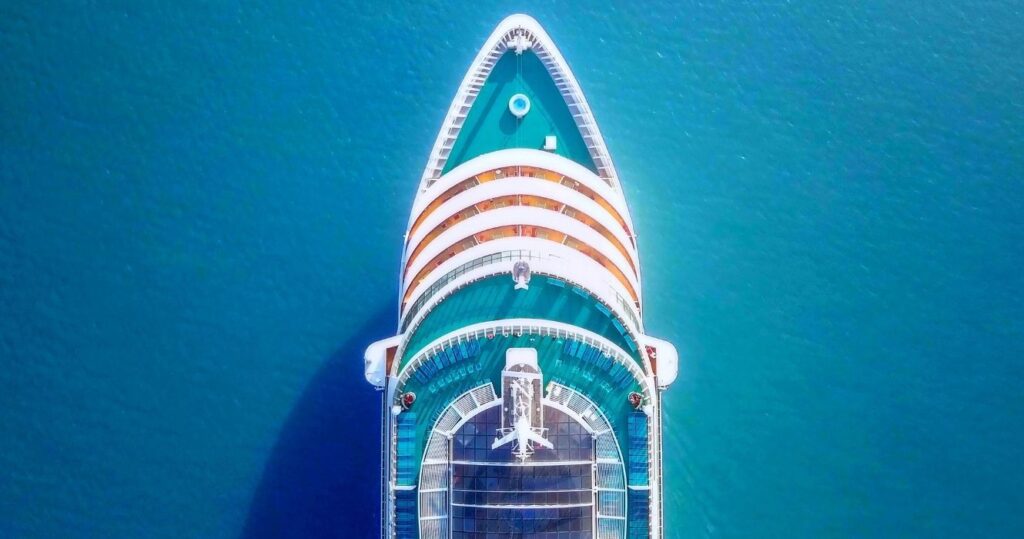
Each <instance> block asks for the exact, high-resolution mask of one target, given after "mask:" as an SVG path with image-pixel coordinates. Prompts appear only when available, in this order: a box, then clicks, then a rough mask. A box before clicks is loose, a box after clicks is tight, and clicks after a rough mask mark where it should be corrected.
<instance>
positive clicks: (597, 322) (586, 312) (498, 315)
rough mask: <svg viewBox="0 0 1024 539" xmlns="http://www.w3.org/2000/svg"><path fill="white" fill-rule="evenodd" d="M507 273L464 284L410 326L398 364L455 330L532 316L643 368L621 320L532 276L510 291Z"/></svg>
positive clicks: (583, 296) (574, 292)
mask: <svg viewBox="0 0 1024 539" xmlns="http://www.w3.org/2000/svg"><path fill="white" fill-rule="evenodd" d="M512 285H513V282H512V279H511V277H509V275H507V274H503V275H497V276H494V277H488V278H486V279H481V280H479V281H477V282H475V283H471V284H469V285H466V286H464V287H463V288H461V289H459V290H458V291H456V292H455V293H454V294H452V295H451V296H450V297H448V298H446V299H445V300H444V301H442V302H441V303H440V304H439V305H437V306H436V307H434V309H433V310H432V311H431V312H430V313H429V314H427V315H426V318H424V319H423V321H422V322H421V323H420V324H419V326H417V327H416V329H415V330H414V333H413V335H412V337H411V338H410V339H409V343H408V344H407V345H406V348H405V353H404V354H403V356H402V358H401V363H400V366H401V367H404V366H405V365H406V363H408V362H409V360H410V359H411V358H412V357H413V356H414V355H415V354H416V353H417V352H419V351H420V350H421V349H422V348H423V347H424V346H427V345H428V344H430V343H431V342H432V341H433V340H434V339H437V338H438V337H441V336H442V335H444V334H446V333H448V332H451V331H455V330H457V329H459V328H462V327H465V326H468V325H470V324H476V323H479V322H489V321H492V320H501V319H506V318H537V319H542V320H553V321H557V322H564V323H567V324H572V325H574V326H578V327H580V328H583V329H586V330H589V331H593V332H594V333H597V334H598V335H601V336H602V337H605V338H606V339H608V340H609V341H611V342H612V343H613V344H615V345H616V346H618V347H620V348H622V350H623V351H625V352H626V353H630V354H632V355H633V358H634V360H636V361H637V363H638V364H639V365H643V362H642V360H641V359H640V358H639V355H638V354H637V346H636V343H635V342H634V341H633V339H632V338H630V337H629V336H628V333H626V332H625V330H624V329H623V326H622V324H621V322H619V321H618V320H617V319H615V318H614V316H615V315H614V314H610V313H609V311H608V309H607V308H605V307H604V306H603V305H602V304H601V302H600V301H598V300H597V299H596V298H594V297H593V296H591V295H590V294H589V293H588V292H586V291H584V290H583V289H580V288H575V287H573V286H572V285H571V284H568V283H566V282H564V281H561V280H559V279H555V278H553V277H547V276H544V275H534V276H533V279H532V280H531V281H530V289H529V290H515V289H514V288H513V286H512Z"/></svg>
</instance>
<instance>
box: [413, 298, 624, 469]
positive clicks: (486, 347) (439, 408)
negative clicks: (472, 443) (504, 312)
mask: <svg viewBox="0 0 1024 539" xmlns="http://www.w3.org/2000/svg"><path fill="white" fill-rule="evenodd" d="M510 288H511V287H510ZM509 348H534V349H536V350H537V360H538V365H539V367H540V370H541V371H542V372H543V374H544V385H545V387H546V386H547V385H548V384H549V383H550V382H557V383H559V384H561V385H563V386H566V387H568V388H570V389H574V390H576V391H579V392H580V393H582V394H584V395H586V396H587V397H588V398H589V399H590V400H591V401H593V402H594V403H595V404H596V405H597V406H598V407H599V408H600V409H601V412H602V413H604V415H605V417H606V418H607V419H608V421H609V423H610V424H611V426H612V428H613V430H614V432H615V437H616V439H617V442H618V445H619V449H620V451H621V454H622V455H623V458H625V456H626V455H628V454H629V447H627V441H628V439H629V436H628V418H629V416H630V414H631V413H633V412H634V409H633V407H632V406H631V405H630V404H629V401H628V395H629V393H630V392H634V391H635V392H641V391H642V388H641V387H640V385H639V384H638V383H637V382H636V379H635V378H633V377H632V376H630V374H629V372H628V371H627V370H626V368H625V367H623V366H622V365H620V364H618V363H615V362H614V361H612V360H611V359H609V358H607V357H605V356H603V355H602V354H601V353H600V352H599V351H598V350H596V349H595V348H593V347H591V346H589V345H586V344H582V343H579V342H577V341H574V340H571V339H560V338H556V337H552V336H541V335H523V336H519V337H517V336H511V335H510V336H507V337H506V336H502V335H501V334H500V333H499V334H497V335H495V336H494V337H493V338H481V339H475V340H473V341H470V342H468V343H467V342H464V343H461V344H460V345H457V346H453V347H451V348H449V349H448V350H446V352H445V353H444V354H440V355H439V356H438V357H437V358H435V359H434V360H432V361H431V362H429V363H428V364H427V367H426V368H423V369H421V370H420V371H419V374H418V375H417V376H414V377H413V378H410V379H409V381H408V383H406V384H405V387H404V388H403V389H402V390H403V391H412V392H414V393H416V396H417V398H416V403H415V405H414V406H413V408H412V411H414V412H415V413H416V435H415V437H414V438H413V440H414V442H413V443H414V445H413V447H412V454H411V456H412V457H413V461H414V462H416V466H417V467H418V466H419V462H420V460H421V459H422V456H423V451H424V449H425V447H426V443H427V440H428V439H429V437H430V432H431V429H432V428H433V426H434V421H435V420H436V419H437V417H438V416H439V415H440V414H441V413H442V412H443V411H444V409H445V408H446V407H447V406H448V405H449V404H451V402H452V401H453V400H454V399H455V398H456V397H458V396H459V395H461V394H462V393H464V392H466V391H468V390H470V389H472V388H474V387H476V386H479V385H480V384H484V383H487V382H490V383H492V384H493V385H494V388H495V390H496V391H499V388H500V387H501V385H500V378H501V370H502V366H503V365H504V363H505V351H506V350H507V349H509Z"/></svg>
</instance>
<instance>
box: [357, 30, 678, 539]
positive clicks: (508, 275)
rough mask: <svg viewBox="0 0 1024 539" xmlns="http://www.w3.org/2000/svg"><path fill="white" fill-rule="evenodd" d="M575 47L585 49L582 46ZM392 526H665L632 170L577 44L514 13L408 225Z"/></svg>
mask: <svg viewBox="0 0 1024 539" xmlns="http://www.w3.org/2000/svg"><path fill="white" fill-rule="evenodd" d="M576 46H582V44H577V45H576ZM399 275H400V278H399V294H398V298H399V306H398V311H399V313H398V324H397V329H396V332H395V333H396V334H395V335H394V336H392V337H389V338H386V339H383V340H380V341H377V342H375V343H373V344H371V345H370V346H368V347H367V349H366V353H365V357H364V360H365V374H366V379H367V381H368V382H370V383H371V384H373V385H374V386H375V387H377V388H378V389H379V390H381V392H382V398H383V401H384V406H383V407H382V417H381V421H382V431H381V444H382V455H383V457H382V461H381V468H382V470H381V473H382V482H381V514H382V518H381V521H382V522H381V535H382V537H387V538H397V539H407V538H424V539H428V538H429V539H439V538H454V539H460V538H470V537H482V538H499V537H500V538H507V537H537V538H552V539H555V538H558V539H578V538H601V539H604V538H620V537H630V538H639V537H650V538H660V537H663V536H664V526H663V521H664V512H663V510H662V507H663V498H664V495H663V487H664V480H663V478H662V455H661V447H662V408H661V392H662V391H664V390H665V389H666V388H667V387H668V386H669V385H670V384H671V383H672V382H673V381H674V380H675V378H676V375H677V372H678V355H677V352H676V349H675V347H674V346H673V345H672V344H670V343H669V342H667V341H664V340H661V339H658V338H655V337H652V336H650V335H647V334H646V333H645V332H644V309H643V302H642V288H641V279H640V257H639V254H638V252H637V244H636V229H635V228H634V227H633V222H632V220H631V219H630V215H629V210H628V208H627V206H626V200H625V198H624V196H623V192H622V187H621V185H620V180H619V176H618V174H617V172H616V170H615V167H614V165H613V164H612V160H611V157H610V156H609V154H608V148H607V147H606V146H605V142H604V139H603V138H602V136H601V132H600V130H599V129H598V127H597V122H596V121H595V119H594V115H593V113H592V112H591V109H590V106H589V105H588V104H587V100H586V98H585V97H584V96H583V92H582V91H581V89H580V85H579V83H578V82H577V81H576V78H575V77H574V76H573V74H572V72H571V71H570V70H569V65H568V64H567V63H566V61H565V58H563V57H562V54H561V53H560V52H559V50H558V49H557V48H556V47H555V44H554V43H553V42H552V40H551V38H550V37H549V36H548V34H547V33H546V32H545V31H544V29H543V28H541V26H540V25H539V24H538V23H537V21H535V20H534V19H532V18H530V17H528V16H526V15H513V16H511V17H508V18H507V19H505V20H504V21H502V22H501V23H500V24H499V25H498V27H497V28H496V29H495V30H494V32H493V33H492V34H491V36H490V37H489V38H488V39H487V41H486V42H485V43H484V45H483V48H482V49H481V50H480V52H479V54H477V56H476V58H475V60H474V61H473V63H472V65H471V66H470V68H469V71H468V73H466V76H465V78H464V79H463V80H462V84H461V85H460V86H459V89H458V92H457V93H456V94H455V99H454V100H453V101H452V104H451V107H450V108H449V109H448V113H447V116H446V117H445V119H444V123H443V125H442V126H441V131H440V133H438V135H437V140H436V142H435V143H434V146H433V150H432V151H431V153H430V157H429V159H428V161H427V166H426V169H425V170H424V172H423V176H422V178H421V180H420V183H419V186H418V189H417V192H416V198H415V201H414V202H413V207H412V212H411V214H410V216H409V223H408V227H407V229H406V233H405V246H404V249H403V256H402V262H401V268H400V272H399Z"/></svg>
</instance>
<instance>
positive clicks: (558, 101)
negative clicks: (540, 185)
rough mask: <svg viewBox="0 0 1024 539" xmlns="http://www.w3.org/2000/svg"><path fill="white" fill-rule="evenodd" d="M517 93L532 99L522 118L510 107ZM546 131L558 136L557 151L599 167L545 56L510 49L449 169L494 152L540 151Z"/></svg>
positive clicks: (479, 99) (481, 96) (486, 87)
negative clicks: (550, 70)
mask: <svg viewBox="0 0 1024 539" xmlns="http://www.w3.org/2000/svg"><path fill="white" fill-rule="evenodd" d="M517 93H523V94H526V95H527V96H528V97H529V98H530V112H529V113H527V114H526V116H524V117H523V118H522V119H518V120H517V119H516V117H515V116H513V115H512V113H511V112H509V110H508V102H509V100H510V99H511V98H512V96H513V95H515V94H517ZM546 135H555V136H556V137H557V138H558V149H557V150H555V153H557V154H558V155H561V156H563V157H567V158H569V159H572V160H573V161H576V162H577V163H579V164H581V165H583V166H585V167H587V168H589V169H590V170H592V171H595V172H596V171H597V168H596V167H595V166H594V162H593V160H592V159H591V158H590V152H589V151H588V150H587V144H586V143H585V142H584V141H583V137H582V136H581V135H580V131H579V129H578V128H577V127H576V121H575V120H573V118H572V113H571V112H569V107H568V105H566V104H565V99H563V98H562V94H561V93H560V92H559V91H558V88H557V87H556V86H555V82H554V80H553V79H552V78H551V75H550V74H549V73H548V70H547V68H545V67H544V64H543V63H542V62H541V61H540V58H538V57H537V55H536V54H533V53H532V52H525V53H523V54H522V55H521V56H517V55H516V54H515V53H512V52H508V53H505V55H504V56H502V57H501V59H500V60H498V63H497V64H495V66H494V69H493V70H492V71H491V75H490V77H488V78H487V82H486V83H484V86H483V88H481V90H480V94H479V95H478V96H477V98H476V100H475V101H474V102H473V107H472V108H471V109H470V110H469V116H467V117H466V122H465V123H464V124H463V126H462V130H461V131H460V132H459V137H458V138H457V139H456V141H455V146H453V147H452V153H451V155H449V157H448V162H447V163H445V166H444V172H448V171H449V170H451V169H453V168H455V167H457V166H459V165H460V164H462V163H464V162H466V161H469V160H470V159H472V158H474V157H476V156H478V155H483V154H485V153H489V152H493V151H495V150H504V149H507V148H534V149H538V150H539V149H541V148H542V147H543V146H544V137H545V136H546Z"/></svg>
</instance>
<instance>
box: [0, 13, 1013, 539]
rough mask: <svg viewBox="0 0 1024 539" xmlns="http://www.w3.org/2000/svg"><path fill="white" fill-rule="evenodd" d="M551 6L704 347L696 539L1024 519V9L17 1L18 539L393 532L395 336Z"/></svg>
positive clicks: (7, 132) (9, 467) (2, 510)
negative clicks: (424, 191) (384, 514)
mask: <svg viewBox="0 0 1024 539" xmlns="http://www.w3.org/2000/svg"><path fill="white" fill-rule="evenodd" d="M512 9H523V10H526V11H529V12H530V13H532V14H533V15H535V16H536V17H537V18H538V19H540V21H541V22H542V23H543V24H544V25H545V27H546V28H547V29H548V31H549V32H550V33H551V34H552V36H553V37H554V38H555V40H556V41H557V42H558V44H559V45H560V46H561V48H562V51H563V53H564V54H565V55H566V56H567V58H568V59H569V61H570V62H571V64H572V65H573V67H574V69H575V72H576V74H577V77H578V78H579V79H580V82H581V84H582V86H583V88H584V90H585V91H586V93H587V96H588V98H589V100H590V103H591V106H592V108H593V109H594V111H595V114H596V115H597V118H598V121H599V122H600V125H601V128H602V131H603V133H604V134H605V137H606V138H607V141H608V144H609V145H610V148H611V152H612V156H613V157H614V159H615V161H616V165H617V167H618V169H619V173H620V176H621V178H622V181H623V185H624V188H625V190H626V192H627V197H628V199H629V202H630V204H631V207H632V208H633V218H634V221H635V224H636V227H637V230H638V232H639V244H640V249H641V257H642V259H643V264H644V267H643V270H644V289H645V291H646V297H645V302H646V304H645V307H646V312H645V314H646V318H647V324H648V328H649V329H650V331H651V332H652V333H654V334H657V335H659V336H663V337H667V338H670V339H672V340H673V341H675V342H678V343H679V344H680V352H681V354H682V357H683V365H682V374H681V377H680V380H679V381H678V382H676V384H675V386H674V387H673V388H672V390H671V392H670V393H668V394H667V396H666V410H667V412H666V414H667V423H668V429H669V434H668V437H667V440H666V447H665V452H666V455H670V456H671V458H668V459H667V460H666V473H667V475H668V480H669V485H668V489H669V491H670V492H669V495H668V499H667V501H666V505H667V518H668V527H669V528H668V533H667V536H668V537H808V538H810V537H978V536H989V537H1015V536H1021V535H1024V516H1022V513H1021V511H1020V508H1021V507H1024V494H1022V489H1021V487H1020V485H1021V484H1022V483H1024V464H1022V462H1021V459H1020V458H1019V454H1020V449H1019V448H1020V447H1021V445H1022V444H1024V435H1022V434H1021V430H1020V426H1021V424H1024V399H1022V398H1021V397H1020V393H1021V387H1022V383H1024V365H1022V363H1021V357H1024V344H1022V341H1024V339H1022V332H1024V328H1022V320H1024V316H1022V315H1024V312H1022V311H1024V308H1022V305H1024V292H1022V284H1024V283H1022V278H1021V270H1020V268H1021V266H1022V262H1024V260H1022V259H1024V255H1022V249H1021V245H1022V243H1024V218H1022V217H1021V216H1022V214H1024V207H1022V206H1024V182H1022V179H1024V178H1022V172H1021V171H1022V170H1024V157H1022V156H1024V99H1022V97H1021V96H1022V95H1024V91H1022V90H1024V81H1022V76H1024V75H1022V73H1024V56H1022V55H1021V54H1020V51H1021V50H1024V37H1022V36H1024V34H1022V33H1021V32H1020V31H1019V29H1020V28H1021V26H1022V23H1024V13H1022V11H1021V8H1020V7H1019V6H1017V5H1015V4H1013V3H1011V2H986V3H978V4H974V3H972V4H970V5H968V4H967V3H966V2H965V3H963V4H962V5H961V4H959V3H954V2H892V1H889V2H882V1H877V0H875V1H872V0H868V1H866V2H846V3H844V4H843V5H837V6H834V7H828V8H826V7H818V6H817V5H816V4H814V3H807V4H806V5H799V4H796V3H792V4H783V3H779V4H776V5H772V6H768V5H763V4H762V3H760V2H743V3H726V2H685V1H684V2H678V3H675V2H673V3H669V2H659V3H651V4H645V5H644V6H643V7H630V6H629V4H626V3H623V4H621V5H619V6H617V7H613V8H608V7H598V6H589V7H571V6H569V5H565V4H553V3H540V4H531V3H519V4H516V5H514V6H510V5H508V4H507V3H496V2H481V1H474V2H452V3H447V4H438V5H430V6H422V5H409V6H400V5H397V4H395V5H390V6H386V7H369V6H359V5H345V4H343V3H341V2H325V3H312V4H310V5H308V6H306V7H300V6H297V5H295V3H293V2H278V3H273V4H263V5H261V6H249V5H245V6H241V5H236V4H234V3H218V4H216V5H192V6H189V7H187V8H186V7H179V6H177V4H175V5H170V4H167V5H165V4H158V3H156V2H151V1H140V2H130V3H112V4H110V5H105V6H104V5H97V4H95V3H81V2H67V3H63V4H60V5H46V3H44V2H33V3H29V2H21V3H16V4H12V3H9V5H5V6H4V8H3V10H2V11H3V16H2V17H0V57H2V58H4V60H5V61H4V62H2V63H0V70H2V80H3V81H4V82H3V84H2V85H0V306H2V311H0V314H2V316H0V361H2V365H3V368H2V369H0V444H2V445H0V536H2V537H18V538H22V537H26V538H27V537H31V538H36V537H39V538H43V537H103V538H107V537H113V538H121V537H153V538H161V537H215V538H222V537H225V538H236V537H279V536H290V537H331V536H337V537H366V536H371V535H372V533H373V532H374V531H375V529H374V522H375V518H376V517H375V515H374V510H375V507H376V506H375V501H374V497H375V494H376V489H375V485H376V467H377V454H376V444H377V435H378V434H377V430H376V424H377V417H376V405H377V401H376V394H375V393H373V392H372V391H370V390H369V389H368V388H367V387H365V384H364V383H363V382H362V379H361V376H360V374H359V370H360V360H359V357H358V355H359V350H361V348H362V346H363V345H365V343H366V342H367V341H369V340H372V339H374V338H377V337H381V336H384V335H386V334H387V331H388V330H389V329H391V328H390V326H392V325H393V324H394V316H395V302H396V298H395V293H396V291H395V286H396V280H397V272H398V266H399V257H400V241H401V235H402V232H403V228H404V226H405V224H406V220H407V212H408V208H409V206H410V204H411V202H412V196H413V190H414V188H415V185H416V182H417V181H418V178H419V175H420V174H421V172H422V169H423V165H424V164H425V161H426V157H427V154H428V152H429V150H430V147H431V145H432V144H433V140H434V135H435V134H436V130H437V129H438V127H439V126H440V122H441V120H442V118H443V115H444V113H445V111H446V110H447V108H448V104H449V101H450V99H451V98H452V96H453V94H454V92H455V89H456V86H457V85H458V83H459V81H460V80H461V78H462V76H463V74H464V70H465V68H466V66H467V65H468V64H469V62H470V61H471V60H472V58H473V56H474V55H475V52H476V47H477V46H479V45H480V44H481V43H482V42H483V40H484V39H485V38H486V37H487V35H488V34H489V32H490V30H491V28H492V27H493V25H494V24H496V23H497V21H498V20H500V19H501V18H502V17H503V16H504V15H505V14H507V13H508V12H509V11H510V10H512ZM446 32H447V33H446Z"/></svg>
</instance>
